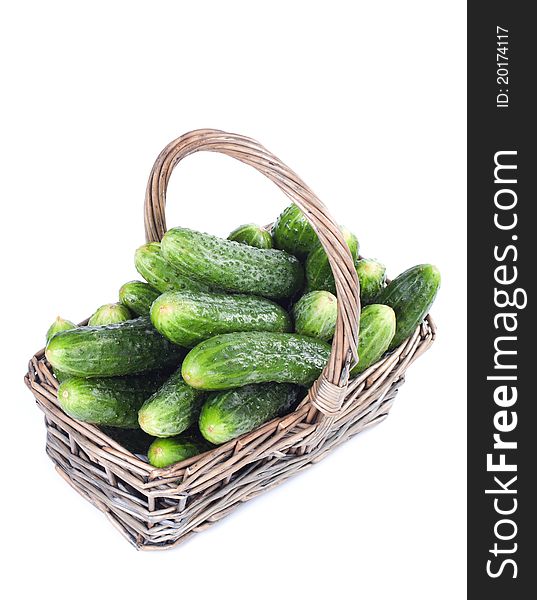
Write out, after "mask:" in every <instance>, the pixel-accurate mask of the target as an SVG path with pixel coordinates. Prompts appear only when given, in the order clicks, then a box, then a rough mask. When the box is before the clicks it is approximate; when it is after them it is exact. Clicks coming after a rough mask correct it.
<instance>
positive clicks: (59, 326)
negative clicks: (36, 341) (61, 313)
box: [46, 317, 78, 343]
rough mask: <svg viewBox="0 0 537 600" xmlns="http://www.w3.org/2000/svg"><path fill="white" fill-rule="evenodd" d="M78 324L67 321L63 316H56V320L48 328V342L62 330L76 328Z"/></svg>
mask: <svg viewBox="0 0 537 600" xmlns="http://www.w3.org/2000/svg"><path fill="white" fill-rule="evenodd" d="M77 327H78V326H77V325H75V324H74V323H73V322H72V321H67V320H66V319H62V318H61V317H56V320H55V321H54V323H52V325H51V326H50V327H49V328H48V330H47V336H46V338H47V343H48V342H49V341H50V339H51V338H52V337H53V336H55V335H56V334H57V333H60V331H69V330H71V329H76V328H77Z"/></svg>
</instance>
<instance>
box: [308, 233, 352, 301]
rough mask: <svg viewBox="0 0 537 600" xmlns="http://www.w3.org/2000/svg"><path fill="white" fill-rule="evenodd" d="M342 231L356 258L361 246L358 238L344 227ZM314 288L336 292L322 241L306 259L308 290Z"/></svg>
mask: <svg viewBox="0 0 537 600" xmlns="http://www.w3.org/2000/svg"><path fill="white" fill-rule="evenodd" d="M341 233H342V234H343V238H344V240H345V242H347V246H348V247H349V250H350V251H351V254H352V258H353V260H356V257H357V256H358V248H359V244H358V239H357V238H356V236H355V235H354V234H353V233H351V232H350V231H349V230H348V229H345V228H344V227H342V228H341ZM312 290H326V291H327V292H331V293H332V294H335V293H336V282H335V280H334V274H333V273H332V269H331V267H330V263H329V262H328V256H327V255H326V252H325V251H324V248H323V247H322V246H321V244H320V243H319V244H318V245H317V246H316V247H315V248H314V249H313V250H312V251H311V252H310V253H309V254H308V258H307V259H306V291H308V292H311V291H312Z"/></svg>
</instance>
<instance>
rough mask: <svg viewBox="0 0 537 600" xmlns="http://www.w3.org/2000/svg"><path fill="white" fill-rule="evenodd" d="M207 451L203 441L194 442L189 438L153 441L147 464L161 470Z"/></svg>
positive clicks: (206, 445) (194, 440)
mask: <svg viewBox="0 0 537 600" xmlns="http://www.w3.org/2000/svg"><path fill="white" fill-rule="evenodd" d="M207 450H209V445H208V444H207V443H206V442H205V441H204V440H203V441H201V440H196V439H195V438H192V437H191V436H184V435H183V436H178V437H171V438H161V439H157V440H155V441H154V442H153V443H152V444H151V446H149V451H148V452H147V458H148V460H149V464H151V465H153V466H154V467H157V468H158V469H163V468H164V467H168V466H169V465H173V464H174V463H178V462H181V461H182V460H186V459H187V458H190V457H191V456H197V455H198V454H201V453H202V452H205V451H207Z"/></svg>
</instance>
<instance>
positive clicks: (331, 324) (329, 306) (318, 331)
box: [293, 290, 337, 342]
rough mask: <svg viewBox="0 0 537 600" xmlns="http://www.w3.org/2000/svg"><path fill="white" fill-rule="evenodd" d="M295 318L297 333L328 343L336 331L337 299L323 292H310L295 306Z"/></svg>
mask: <svg viewBox="0 0 537 600" xmlns="http://www.w3.org/2000/svg"><path fill="white" fill-rule="evenodd" d="M293 317H294V319H295V331H296V332H297V333H300V334H302V335H308V336H310V337H314V338H319V339H320V340H323V341H325V342H328V341H330V340H331V339H332V338H333V337H334V333H335V331H336V319H337V298H336V297H335V296H334V294H331V293H330V292H325V291H323V290H317V291H313V292H309V293H307V294H305V295H304V296H302V298H300V300H299V301H298V302H297V303H296V304H295V305H294V307H293Z"/></svg>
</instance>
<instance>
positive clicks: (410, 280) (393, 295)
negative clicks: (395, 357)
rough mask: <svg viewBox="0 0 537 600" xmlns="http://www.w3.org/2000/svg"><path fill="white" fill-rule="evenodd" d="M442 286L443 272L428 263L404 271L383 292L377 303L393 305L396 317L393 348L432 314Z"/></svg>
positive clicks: (391, 347) (391, 345) (376, 300)
mask: <svg viewBox="0 0 537 600" xmlns="http://www.w3.org/2000/svg"><path fill="white" fill-rule="evenodd" d="M439 288H440V271H439V270H438V269H437V268H436V267H435V266H433V265H428V264H425V265H416V266H415V267H412V268H410V269H408V270H406V271H405V272H404V273H401V275H398V276H397V277H396V278H395V279H394V280H393V281H392V282H390V283H389V284H388V285H387V286H386V287H385V288H384V289H383V290H382V291H381V292H380V294H379V295H378V296H377V298H376V299H375V302H377V303H379V304H387V305H388V306H391V307H392V308H393V310H394V311H395V316H396V317H397V329H396V331H395V336H394V337H393V340H392V342H391V344H390V350H393V349H394V348H396V347H397V346H399V344H401V343H402V342H404V341H405V340H406V339H407V338H408V337H410V336H411V335H412V334H413V333H414V331H415V330H416V327H417V326H418V325H419V324H420V323H421V322H422V321H423V319H424V318H425V317H426V316H427V314H428V313H429V309H430V308H431V305H432V304H433V302H434V300H435V298H436V294H437V293H438V289H439Z"/></svg>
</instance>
